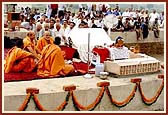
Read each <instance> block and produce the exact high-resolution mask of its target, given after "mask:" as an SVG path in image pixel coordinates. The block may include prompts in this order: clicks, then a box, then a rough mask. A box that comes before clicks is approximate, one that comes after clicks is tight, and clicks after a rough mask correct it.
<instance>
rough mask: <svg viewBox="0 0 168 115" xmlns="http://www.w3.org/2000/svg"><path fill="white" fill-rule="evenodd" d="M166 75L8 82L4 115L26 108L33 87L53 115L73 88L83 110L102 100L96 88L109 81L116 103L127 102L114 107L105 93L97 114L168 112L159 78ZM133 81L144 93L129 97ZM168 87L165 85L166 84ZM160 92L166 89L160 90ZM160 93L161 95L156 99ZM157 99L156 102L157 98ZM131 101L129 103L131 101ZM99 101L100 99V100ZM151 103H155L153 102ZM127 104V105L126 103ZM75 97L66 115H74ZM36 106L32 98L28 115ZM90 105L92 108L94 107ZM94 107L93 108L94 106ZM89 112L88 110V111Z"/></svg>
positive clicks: (44, 106) (4, 93)
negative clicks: (136, 80)
mask: <svg viewBox="0 0 168 115" xmlns="http://www.w3.org/2000/svg"><path fill="white" fill-rule="evenodd" d="M160 74H163V71H160V72H157V73H152V74H142V75H132V76H125V77H122V78H117V76H114V75H111V76H110V77H108V79H107V80H101V79H100V78H98V77H95V76H93V78H91V79H86V78H84V77H83V76H74V77H67V78H53V79H45V80H34V81H23V82H6V83H4V84H3V86H4V90H3V95H4V108H3V111H4V112H11V111H15V112H17V110H18V109H19V108H20V107H21V105H22V104H23V102H24V100H25V98H26V95H27V94H26V88H29V87H33V88H38V89H39V94H36V96H37V98H38V100H39V102H40V103H41V105H42V106H43V108H45V109H46V110H49V111H53V110H54V109H56V108H57V107H59V106H60V105H61V104H62V103H63V102H64V101H65V98H66V96H67V94H68V91H64V90H63V86H66V85H71V84H74V85H75V86H76V90H74V91H73V92H74V95H75V96H76V99H77V100H78V102H79V103H80V104H81V105H82V106H88V105H90V104H91V105H92V104H93V103H94V102H95V100H96V99H97V97H99V96H100V94H99V92H100V91H101V90H102V88H101V87H98V86H97V83H99V82H102V81H107V82H109V83H110V85H109V86H108V88H109V91H110V94H111V95H112V98H113V101H116V102H117V104H119V105H120V103H121V102H124V101H125V105H124V106H123V107H118V106H116V105H115V104H112V103H111V102H110V101H111V100H110V98H109V97H108V95H107V93H106V91H104V95H102V99H101V100H100V102H99V103H98V104H97V106H96V105H95V107H94V109H93V110H94V111H109V112H115V111H126V112H127V111H139V112H141V111H156V110H157V111H160V112H164V111H165V96H164V93H165V87H162V85H163V84H162V83H163V79H161V78H158V75H160ZM132 78H141V79H142V81H141V82H140V84H141V88H142V93H143V95H141V93H140V90H139V88H138V86H137V90H136V92H134V93H135V95H134V96H133V95H132V96H130V94H131V93H132V92H133V91H134V88H135V86H136V83H132V82H131V79H132ZM164 86H165V83H164ZM160 88H163V90H161V89H160ZM158 90H160V94H159V95H158V97H157V94H158ZM142 96H145V98H146V99H147V100H148V102H149V103H150V104H145V102H144V100H143V99H142ZM155 96H156V97H157V98H156V97H155ZM129 97H131V98H132V99H131V100H130V101H128V98H129ZM99 98H100V97H99ZM152 100H155V101H154V102H152ZM127 101H128V102H127ZM73 102H74V101H73V99H72V96H70V98H69V101H68V102H67V105H66V106H65V108H64V109H63V110H64V111H75V110H76V109H75V107H74V105H75V104H74V103H73ZM35 105H36V104H35V103H34V101H33V97H31V99H30V101H29V102H28V104H27V108H26V111H38V110H37V108H36V106H35ZM91 105H90V106H91ZM93 106H94V104H93ZM86 111H87V110H86Z"/></svg>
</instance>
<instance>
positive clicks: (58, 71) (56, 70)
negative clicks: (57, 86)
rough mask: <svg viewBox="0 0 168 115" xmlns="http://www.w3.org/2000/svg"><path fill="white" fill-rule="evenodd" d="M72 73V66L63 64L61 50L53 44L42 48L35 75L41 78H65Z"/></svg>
mask: <svg viewBox="0 0 168 115" xmlns="http://www.w3.org/2000/svg"><path fill="white" fill-rule="evenodd" d="M73 72H74V67H73V65H70V64H65V61H64V56H63V54H62V51H61V48H60V47H59V46H58V45H55V44H49V45H47V46H45V47H44V49H43V50H42V53H41V59H40V60H39V63H38V69H37V75H39V76H42V77H45V76H47V77H58V76H66V75H69V74H72V73H73Z"/></svg>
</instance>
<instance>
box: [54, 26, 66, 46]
mask: <svg viewBox="0 0 168 115" xmlns="http://www.w3.org/2000/svg"><path fill="white" fill-rule="evenodd" d="M53 31H54V39H55V37H60V38H61V45H64V43H65V41H64V39H63V36H64V37H65V32H64V30H63V29H60V30H59V31H58V30H57V29H54V30H53Z"/></svg>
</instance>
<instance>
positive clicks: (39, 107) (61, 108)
mask: <svg viewBox="0 0 168 115" xmlns="http://www.w3.org/2000/svg"><path fill="white" fill-rule="evenodd" d="M70 95H71V92H70V91H69V92H68V94H67V96H66V98H65V101H64V102H63V103H62V104H61V105H60V106H58V107H57V108H56V109H55V110H54V111H60V110H62V111H63V110H64V109H65V106H66V105H67V104H68V101H69V97H70ZM33 97H34V98H33V100H34V103H35V105H36V107H37V109H38V110H40V111H47V110H45V109H44V108H43V106H42V105H41V103H40V102H39V100H38V98H37V96H36V95H35V94H34V93H33Z"/></svg>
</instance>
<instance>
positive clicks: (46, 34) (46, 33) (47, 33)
mask: <svg viewBox="0 0 168 115" xmlns="http://www.w3.org/2000/svg"><path fill="white" fill-rule="evenodd" d="M50 36H51V35H50V32H49V31H45V32H44V38H45V39H46V40H50Z"/></svg>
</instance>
